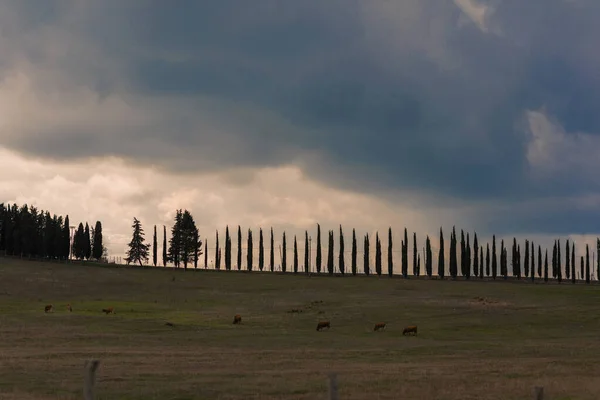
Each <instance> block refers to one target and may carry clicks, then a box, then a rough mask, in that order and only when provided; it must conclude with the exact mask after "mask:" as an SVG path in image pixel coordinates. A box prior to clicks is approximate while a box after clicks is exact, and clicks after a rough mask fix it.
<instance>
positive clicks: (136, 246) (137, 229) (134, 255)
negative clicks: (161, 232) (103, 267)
mask: <svg viewBox="0 0 600 400" xmlns="http://www.w3.org/2000/svg"><path fill="white" fill-rule="evenodd" d="M80 226H81V227H82V228H83V226H82V225H81V224H80ZM131 227H132V229H133V235H132V238H131V241H130V242H129V250H128V251H127V258H126V259H125V260H126V262H127V264H128V265H129V264H130V263H139V264H140V266H142V261H146V262H147V261H148V245H147V244H145V243H144V241H145V238H144V229H143V228H142V223H141V222H140V221H139V220H138V219H137V218H133V225H132V226H131Z"/></svg>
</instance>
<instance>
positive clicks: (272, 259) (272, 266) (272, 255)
mask: <svg viewBox="0 0 600 400" xmlns="http://www.w3.org/2000/svg"><path fill="white" fill-rule="evenodd" d="M269 268H270V269H271V272H273V271H275V243H274V240H273V227H271V251H270V252H269Z"/></svg>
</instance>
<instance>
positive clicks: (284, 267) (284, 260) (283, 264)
mask: <svg viewBox="0 0 600 400" xmlns="http://www.w3.org/2000/svg"><path fill="white" fill-rule="evenodd" d="M281 271H282V272H286V271H287V241H286V239H285V231H284V232H283V256H282V257H281Z"/></svg>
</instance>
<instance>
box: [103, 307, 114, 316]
mask: <svg viewBox="0 0 600 400" xmlns="http://www.w3.org/2000/svg"><path fill="white" fill-rule="evenodd" d="M102 312H103V313H106V315H108V314H114V313H115V309H114V308H113V307H108V308H103V309H102Z"/></svg>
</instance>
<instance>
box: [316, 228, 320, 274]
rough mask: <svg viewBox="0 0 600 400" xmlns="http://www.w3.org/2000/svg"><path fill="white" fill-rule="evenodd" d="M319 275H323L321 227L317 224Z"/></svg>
mask: <svg viewBox="0 0 600 400" xmlns="http://www.w3.org/2000/svg"><path fill="white" fill-rule="evenodd" d="M316 264H317V273H318V274H319V273H321V225H319V224H317V259H316Z"/></svg>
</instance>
